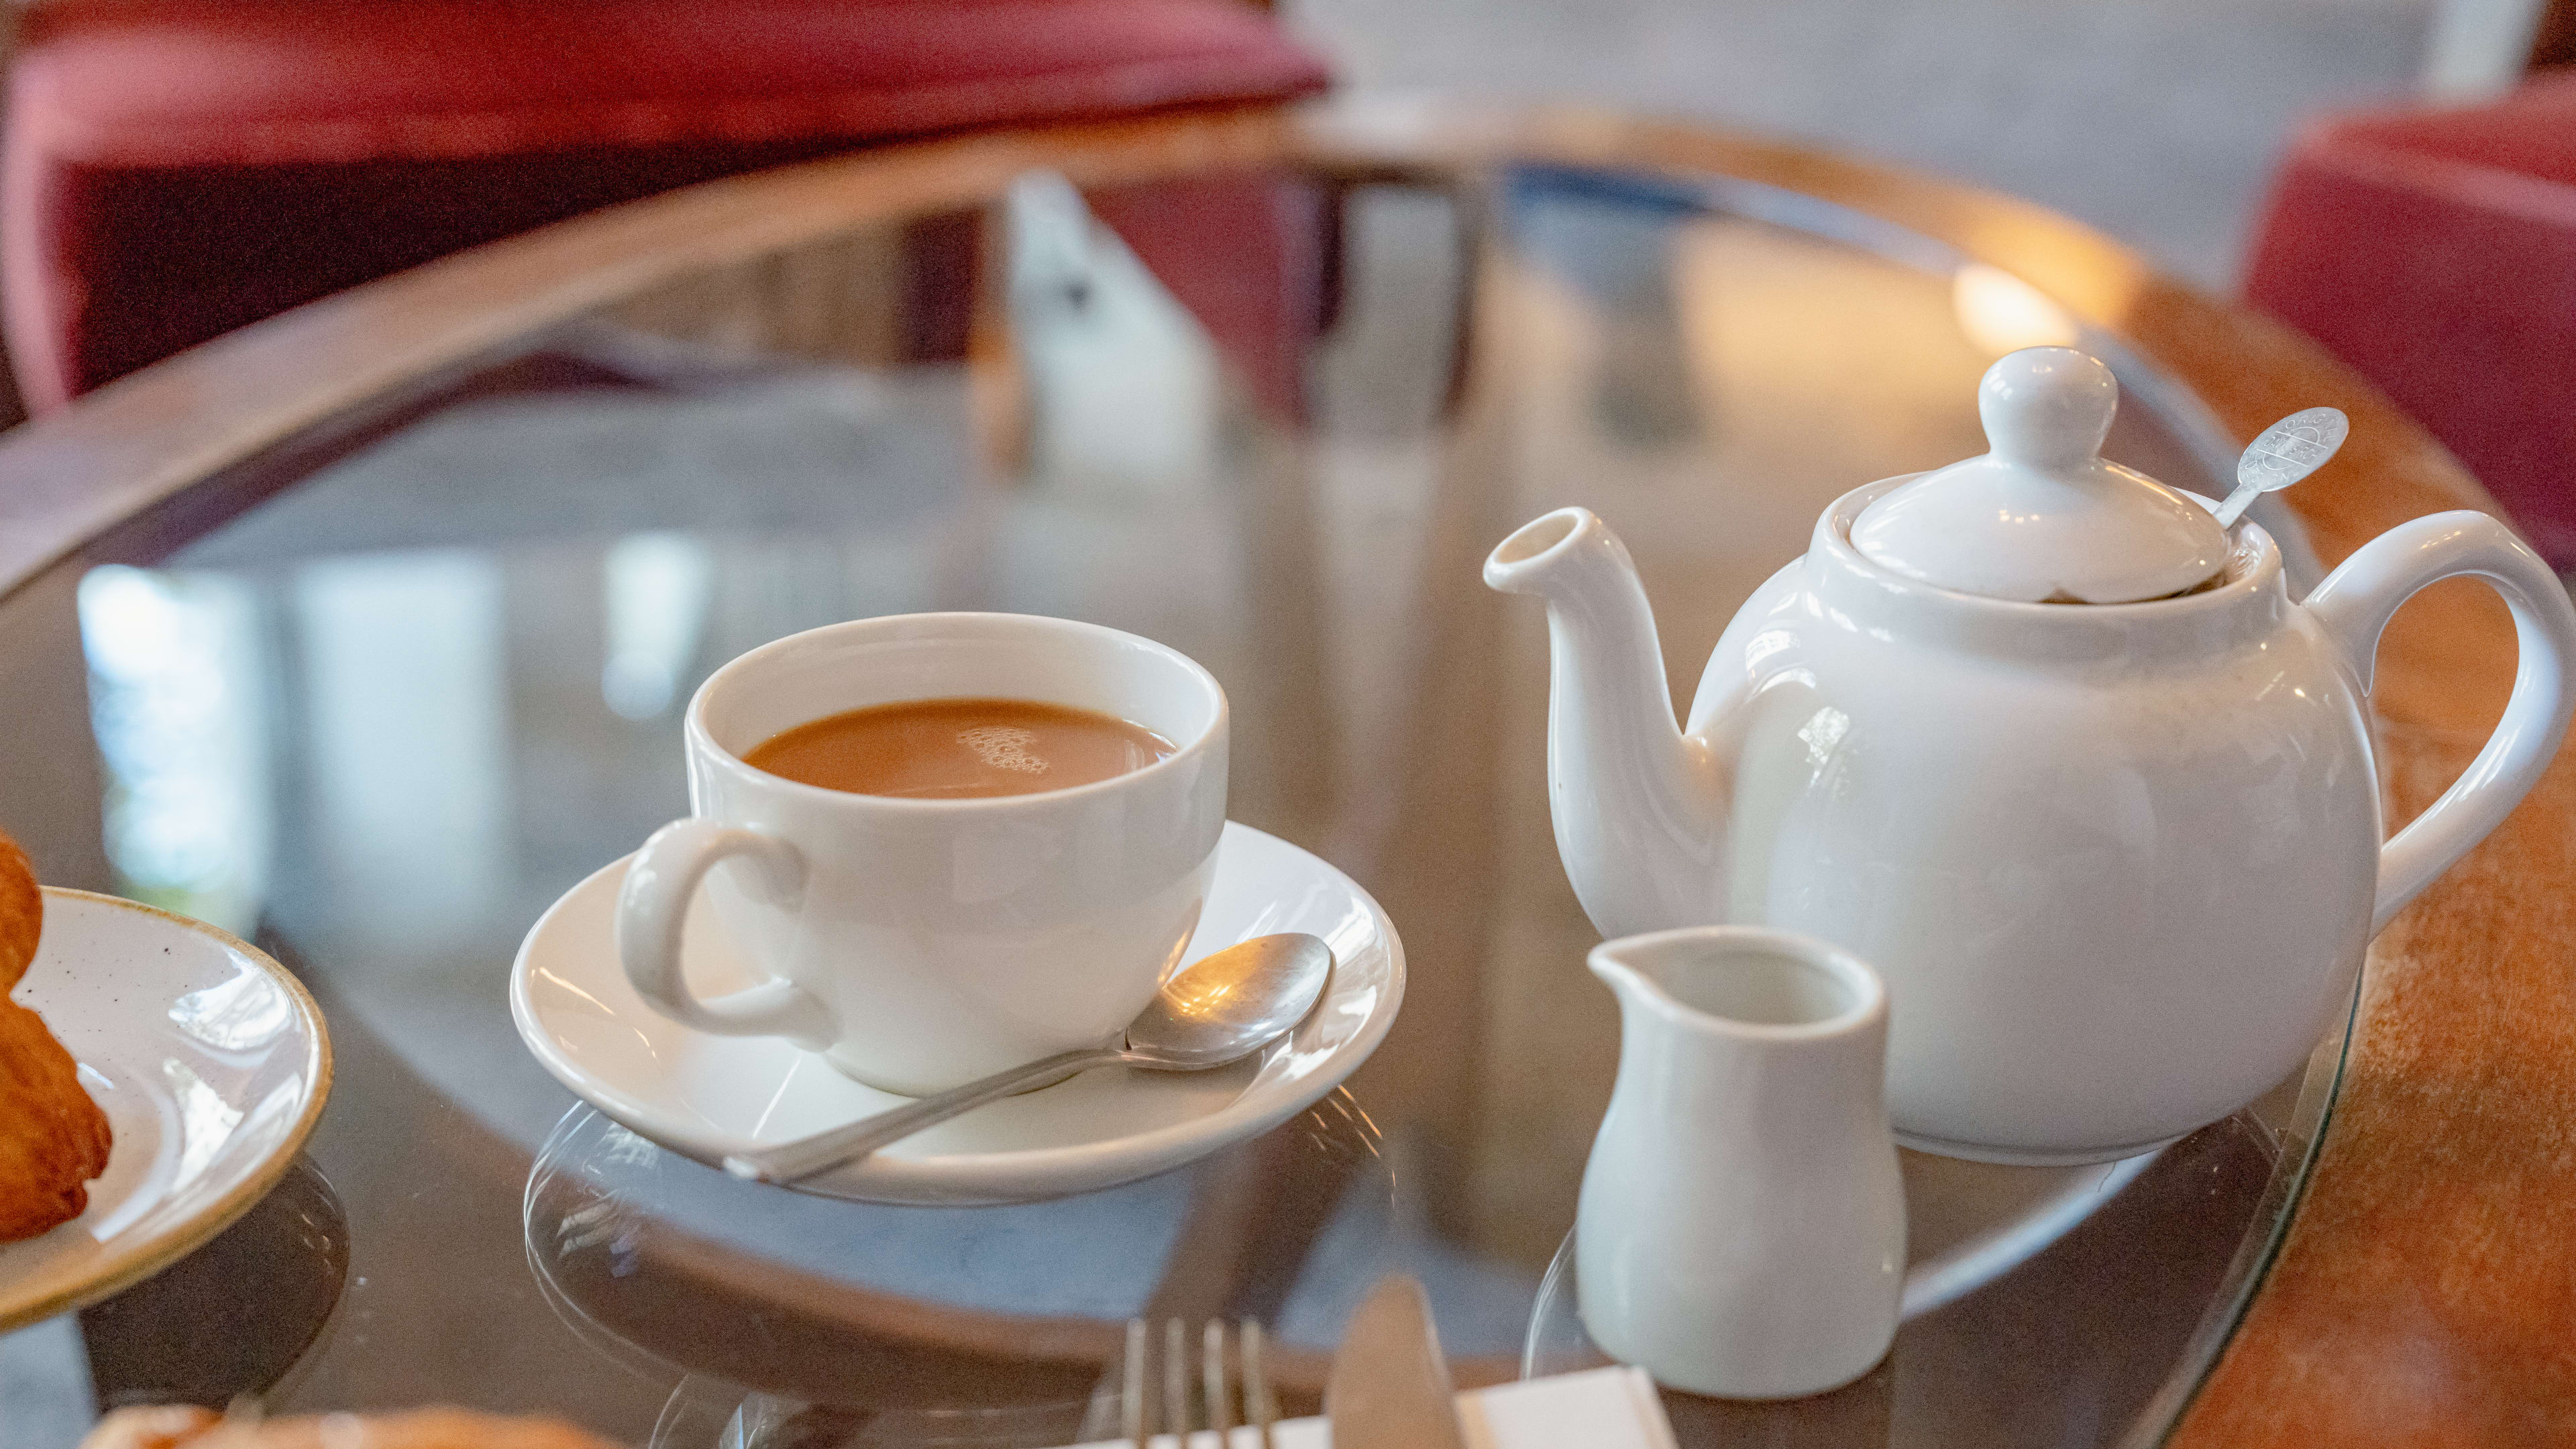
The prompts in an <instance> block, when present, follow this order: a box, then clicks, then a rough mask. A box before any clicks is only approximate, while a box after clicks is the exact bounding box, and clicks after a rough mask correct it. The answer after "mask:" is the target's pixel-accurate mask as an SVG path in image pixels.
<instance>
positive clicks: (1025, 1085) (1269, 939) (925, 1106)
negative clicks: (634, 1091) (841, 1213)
mask: <svg viewBox="0 0 2576 1449" xmlns="http://www.w3.org/2000/svg"><path fill="white" fill-rule="evenodd" d="M1332 972H1333V952H1332V948H1331V947H1328V946H1326V945H1325V944H1324V943H1323V941H1322V939H1321V938H1319V937H1315V936H1309V935H1305V934H1303V933H1302V932H1289V933H1286V934H1283V935H1276V936H1255V937H1253V938H1252V939H1251V940H1249V941H1243V942H1239V943H1237V944H1235V945H1232V946H1229V947H1227V948H1226V949H1224V950H1222V951H1219V952H1216V953H1215V954H1213V955H1210V956H1206V957H1202V958H1201V959H1199V960H1198V961H1195V962H1193V963H1191V964H1190V965H1189V966H1187V967H1185V968H1184V969H1182V970H1180V971H1178V972H1176V973H1174V974H1173V976H1172V979H1171V980H1169V981H1166V982H1164V983H1163V989H1162V991H1161V992H1160V993H1158V994H1157V995H1156V996H1155V998H1154V1000H1153V1002H1152V1004H1150V1005H1148V1006H1147V1007H1146V1008H1145V1010H1144V1011H1143V1013H1141V1014H1140V1015H1138V1016H1137V1018H1136V1019H1135V1020H1134V1021H1132V1022H1129V1023H1128V1024H1127V1033H1126V1036H1125V1038H1124V1040H1123V1041H1122V1042H1121V1043H1120V1044H1119V1045H1117V1046H1113V1047H1091V1048H1086V1049H1084V1050H1082V1051H1071V1052H1060V1053H1058V1054H1056V1055H1055V1056H1051V1057H1046V1058H1042V1059H1041V1060H1038V1061H1034V1062H1030V1063H1028V1064H1027V1065H1025V1066H1019V1067H1013V1068H1011V1069H1010V1070H1008V1071H1003V1072H996V1073H994V1074H993V1075H992V1076H989V1077H985V1078H983V1079H981V1080H980V1081H973V1082H968V1083H967V1084H966V1085H964V1086H962V1087H956V1088H952V1089H950V1090H949V1091H945V1092H941V1093H940V1094H938V1095H937V1096H934V1097H924V1098H922V1099H921V1100H920V1101H918V1102H915V1103H913V1104H912V1105H911V1106H908V1107H898V1108H896V1109H895V1110H894V1111H891V1112H884V1113H880V1114H878V1115H876V1116H874V1117H863V1118H861V1119H859V1120H858V1121H856V1122H852V1123H849V1124H847V1125H845V1126H840V1127H835V1128H833V1129H832V1130H831V1131H829V1132H818V1133H815V1134H814V1135H813V1136H811V1137H806V1138H802V1139H800V1140H798V1141H795V1142H785V1143H781V1144H779V1145H778V1146H776V1147H764V1148H761V1149H759V1150H758V1151H754V1152H743V1153H735V1154H732V1155H730V1156H728V1157H726V1158H725V1160H724V1168H725V1171H727V1172H729V1173H732V1174H733V1175H734V1176H736V1177H741V1178H749V1179H751V1180H752V1181H755V1182H801V1181H803V1180H804V1179H806V1178H809V1177H812V1176H814V1175H816V1174H817V1173H822V1172H828V1171H830V1170H831V1169H833V1168H835V1167H838V1166H840V1165H841V1164H842V1163H845V1162H850V1161H854V1160H856V1159H858V1158H861V1157H865V1156H867V1155H868V1154H869V1153H871V1152H874V1151H876V1150H877V1149H878V1148H881V1147H885V1146H888V1145H889V1144H892V1143H895V1142H899V1141H901V1140H903V1139H904V1138H906V1137H909V1136H911V1135H912V1134H913V1133H915V1132H919V1131H921V1130H922V1129H924V1128H926V1127H929V1126H932V1125H933V1124H935V1123H940V1122H945V1121H947V1120H948V1119H949V1118H951V1117H954V1116H957V1115H958V1114H959V1113H961V1112H968V1111H972V1110H973V1109H975V1108H977V1107H980V1106H983V1105H984V1104H985V1103H987V1102H994V1101H998V1100H1000V1099H1001V1098H1004V1097H1008V1096H1010V1095H1012V1094H1013V1093H1016V1092H1023V1091H1027V1090H1029V1089H1031V1088H1035V1087H1043V1086H1052V1085H1054V1084H1055V1083H1057V1082H1060V1081H1063V1080H1064V1079H1065V1078H1067V1077H1071V1076H1074V1075H1075V1074H1077V1073H1081V1072H1087V1071H1089V1070H1091V1069H1092V1068H1094V1067H1105V1066H1112V1065H1123V1066H1131V1067H1145V1068H1148V1069H1151V1070H1154V1071H1163V1072H1201V1071H1206V1070H1208V1069H1209V1068H1211V1067H1221V1066H1225V1065H1226V1064H1228V1063H1230V1062H1237V1061H1241V1060H1242V1059H1243V1058H1245V1057H1247V1056H1250V1055H1251V1054H1252V1053H1254V1052H1256V1051H1259V1050H1260V1049H1261V1048H1263V1047H1265V1046H1268V1045H1269V1044H1270V1043H1272V1042H1274V1041H1276V1040H1278V1039H1279V1038H1280V1037H1281V1036H1283V1035H1285V1034H1287V1032H1288V1031H1289V1030H1291V1029H1292V1028H1294V1027H1295V1026H1296V1025H1297V1023H1299V1022H1300V1021H1303V1020H1305V1019H1306V1013H1308V1012H1310V1011H1312V1010H1314V1008H1315V1003H1316V1002H1317V1001H1319V1000H1321V999H1322V998H1323V994H1324V983H1325V982H1326V981H1327V980H1328V979H1329V978H1330V977H1331V975H1332Z"/></svg>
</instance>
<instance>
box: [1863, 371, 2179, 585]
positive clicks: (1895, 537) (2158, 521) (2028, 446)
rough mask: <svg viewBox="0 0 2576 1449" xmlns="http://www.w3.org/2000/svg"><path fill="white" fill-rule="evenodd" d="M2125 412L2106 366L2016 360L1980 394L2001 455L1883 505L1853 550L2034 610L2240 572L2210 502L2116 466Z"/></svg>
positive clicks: (1902, 490)
mask: <svg viewBox="0 0 2576 1449" xmlns="http://www.w3.org/2000/svg"><path fill="white" fill-rule="evenodd" d="M2119 405H2120V384H2119V382H2118V380H2117V379H2115V378H2114V377H2113V376H2112V375H2111V369H2110V368H2109V367H2107V366H2105V365H2104V364H2103V363H2102V361H2101V359H2099V358H2095V357H2089V356H2087V355H2085V354H2084V353H2081V352H2078V351H2076V350H2075V349H2073V348H2071V347H2028V348H2024V349H2022V350H2021V351H2019V352H2014V353H2009V354H2007V355H2006V356H2004V357H2003V358H2002V359H2000V360H1998V361H1997V362H1996V363H1995V365H1994V366H1992V367H1989V368H1987V369H1986V375H1985V378H1984V380H1983V381H1981V382H1980V383H1979V384H1978V386H1977V415H1978V418H1979V419H1980V420H1981V421H1982V422H1983V423H1984V424H1985V428H1986V445H1987V448H1988V449H1989V451H1988V452H1986V453H1985V454H1984V455H1983V456H1980V457H1975V458H1970V459H1968V460H1966V461H1965V462H1960V463H1953V464H1951V465H1950V466H1949V467H1947V468H1942V469H1939V470H1936V471H1934V472H1930V473H1926V474H1923V475H1922V476H1920V477H1918V478H1915V479H1913V480H1911V481H1909V482H1906V483H1903V484H1901V485H1899V486H1897V487H1896V488H1893V489H1891V490H1889V491H1888V492H1886V493H1884V494H1882V495H1880V496H1879V497H1878V498H1877V499H1875V500H1873V501H1872V502H1871V503H1870V505H1869V506H1868V507H1867V508H1864V509H1862V510H1861V514H1860V517H1859V518H1857V519H1855V520H1854V521H1853V523H1852V531H1851V541H1852V546H1853V547H1854V548H1855V549H1857V550H1859V551H1860V554H1861V556H1862V557H1864V558H1867V559H1868V560H1870V561H1871V562H1872V563H1875V564H1878V565H1879V566H1880V567H1882V568H1886V569H1890V570H1892V571H1894V572H1896V573H1900V574H1903V575H1905V576H1907V577H1909V578H1914V579H1920V580H1922V581H1923V582H1925V583H1930V584H1937V585H1940V586H1942V587H1944V588H1949V589H1955V590H1958V591H1959V592H1962V593H1970V594H1983V595H1986V596H1988V597H1990V598H1998V599H2011V600H2016V601H2020V602H2024V603H2083V604H2118V603H2131V602H2136V601H2139V600H2143V599H2156V598H2162V597H2164V596H2166V595H2168V594H2178V593H2182V592H2185V591H2186V590H2189V589H2193V588H2197V587H2199V586H2200V585H2202V584H2204V583H2207V582H2208V581H2209V580H2210V579H2212V578H2214V577H2216V576H2217V575H2218V573H2219V572H2220V571H2221V570H2223V569H2224V568H2225V567H2226V565H2227V554H2228V543H2227V531H2226V530H2225V529H2224V528H2222V527H2220V526H2219V523H2218V521H2217V520H2216V519H2215V518H2214V517H2212V516H2211V514H2210V506H2209V505H2208V504H2205V503H2202V502H2199V501H2197V500H2195V499H2192V498H2190V497H2188V496H2186V495H2184V494H2181V493H2177V492H2175V491H2174V490H2173V489H2171V488H2168V487H2166V486H2165V485H2163V484H2162V483H2159V482H2157V481H2156V480H2154V479H2153V478H2150V477H2148V476H2146V475H2145V474H2143V473H2138V472H2134V471H2132V470H2130V469H2127V468H2123V467H2121V466H2120V465H2118V464H2116V463H2109V462H2105V461H2103V458H2102V455H2101V454H2102V443H2103V440H2104V439H2106V438H2108V437H2109V436H2110V433H2111V418H2112V415H2113V414H2114V413H2115V412H2117V411H2118V409H2119Z"/></svg>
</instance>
